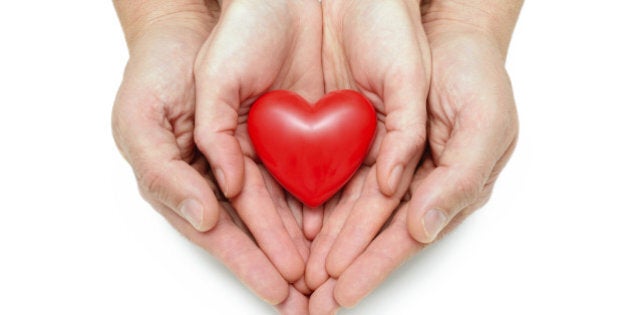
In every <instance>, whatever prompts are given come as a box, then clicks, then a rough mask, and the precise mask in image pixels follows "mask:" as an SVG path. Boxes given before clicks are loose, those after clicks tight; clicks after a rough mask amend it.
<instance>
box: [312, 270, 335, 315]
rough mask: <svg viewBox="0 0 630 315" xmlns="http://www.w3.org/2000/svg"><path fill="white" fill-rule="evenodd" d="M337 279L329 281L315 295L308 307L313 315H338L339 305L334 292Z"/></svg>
mask: <svg viewBox="0 0 630 315" xmlns="http://www.w3.org/2000/svg"><path fill="white" fill-rule="evenodd" d="M335 283H336V280H335V279H328V281H326V283H324V284H322V285H321V286H320V287H319V288H317V290H315V292H313V294H312V295H311V300H310V303H309V305H308V308H309V311H310V314H311V315H329V314H336V313H337V311H338V310H339V304H338V303H337V301H335V298H334V295H333V292H334V288H335Z"/></svg>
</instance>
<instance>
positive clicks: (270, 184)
mask: <svg viewBox="0 0 630 315" xmlns="http://www.w3.org/2000/svg"><path fill="white" fill-rule="evenodd" d="M258 169H259V170H260V172H261V174H262V176H263V179H264V181H265V187H266V188H267V190H268V191H269V195H270V197H271V199H272V200H273V202H274V204H275V206H276V209H277V210H278V214H279V215H280V218H281V219H282V222H283V224H284V227H285V228H286V229H287V232H288V233H289V236H290V237H291V239H292V241H293V244H294V245H295V247H296V248H297V250H298V252H299V253H300V256H301V257H302V261H303V262H304V263H305V264H306V261H307V260H308V256H309V246H310V242H309V241H308V240H307V239H306V238H305V236H304V233H302V229H300V226H299V225H298V222H297V220H296V218H295V217H294V215H293V212H292V210H291V209H290V208H289V204H288V202H287V196H286V194H285V192H284V190H283V189H282V187H280V185H278V183H277V182H275V180H274V179H273V178H272V177H271V175H270V174H269V173H268V172H267V171H266V170H265V169H264V167H262V166H259V168H258ZM289 198H290V197H289ZM293 286H294V287H295V288H296V289H297V290H298V291H300V292H301V293H302V294H310V293H311V292H312V291H311V290H310V289H309V288H308V286H307V285H306V282H305V281H304V276H302V277H301V278H300V279H299V280H297V281H296V282H295V283H293Z"/></svg>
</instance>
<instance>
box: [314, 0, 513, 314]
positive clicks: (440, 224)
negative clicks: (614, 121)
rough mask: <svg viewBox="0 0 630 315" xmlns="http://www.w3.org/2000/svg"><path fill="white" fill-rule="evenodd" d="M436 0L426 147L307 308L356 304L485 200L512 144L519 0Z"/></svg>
mask: <svg viewBox="0 0 630 315" xmlns="http://www.w3.org/2000/svg"><path fill="white" fill-rule="evenodd" d="M477 2H479V1H477ZM481 2H483V1H481ZM442 3H451V2H450V1H443V2H441V1H433V2H432V5H430V6H427V7H425V8H424V9H425V10H424V11H423V13H424V14H423V21H424V27H425V29H426V32H427V36H428V38H429V42H430V45H431V50H432V56H433V59H432V64H433V72H432V79H431V88H430V94H429V95H430V97H429V107H428V108H429V120H428V125H429V133H428V136H429V137H428V140H429V150H428V151H427V153H426V154H425V156H424V159H423V162H422V164H421V166H420V168H419V169H418V171H417V172H416V175H415V177H414V180H413V182H412V185H411V188H410V191H411V200H409V201H408V202H406V203H404V204H403V205H402V206H401V207H400V210H399V211H398V212H397V213H396V215H395V216H394V217H393V218H392V221H391V223H390V224H389V225H388V226H387V227H386V228H385V229H384V230H383V231H382V232H381V233H380V234H379V235H378V236H377V237H376V238H375V239H374V241H373V242H372V243H371V244H370V245H369V247H368V248H367V249H366V250H365V251H364V252H363V253H362V254H361V256H359V257H358V258H357V259H356V261H354V262H353V263H352V265H351V266H350V267H348V268H347V269H346V270H345V271H344V272H343V273H342V274H341V276H340V277H339V279H338V280H337V281H335V280H332V279H330V280H328V282H327V283H326V284H324V285H322V286H321V287H320V289H318V290H317V291H316V292H315V293H314V294H313V295H312V297H311V304H312V305H311V309H320V310H334V309H336V308H337V307H338V305H337V303H338V304H340V305H342V306H352V305H355V304H356V303H357V302H358V301H359V300H361V299H362V298H363V297H365V296H366V295H367V294H368V293H369V292H370V291H371V290H373V289H374V288H375V287H376V286H377V285H378V284H379V283H380V282H382V281H383V280H384V279H385V278H386V277H387V275H388V274H389V273H391V272H392V271H393V270H394V269H395V268H396V267H398V266H399V265H400V264H402V263H403V262H404V261H405V260H406V259H407V258H408V257H409V256H410V255H412V254H414V253H416V252H418V251H419V250H421V249H422V248H423V247H424V245H422V243H428V242H432V241H433V240H435V238H436V236H439V235H440V234H444V233H446V232H447V231H448V230H450V229H452V228H454V227H455V226H456V225H457V224H458V223H459V222H461V221H462V220H463V219H464V218H465V217H466V216H468V215H469V214H470V213H471V212H472V211H474V210H475V209H477V208H478V207H480V206H481V205H482V204H483V203H484V202H486V201H487V200H488V198H489V196H490V193H491V190H492V187H493V184H494V182H495V180H496V179H497V176H498V175H499V173H500V171H501V170H502V168H503V167H504V166H505V164H506V163H507V161H508V159H509V157H510V155H511V153H512V151H513V149H514V146H515V143H516V137H517V131H518V126H517V125H518V124H517V116H516V109H515V105H514V99H513V94H512V89H511V86H510V82H509V78H508V75H507V73H506V71H505V68H504V61H505V54H506V51H507V45H508V42H509V34H510V33H511V30H512V28H513V26H514V22H515V20H516V16H517V15H518V8H519V7H520V1H511V2H510V3H508V2H505V3H503V4H502V5H497V6H494V7H495V8H498V7H502V6H503V8H505V6H506V5H507V6H508V7H509V8H505V9H506V11H504V12H499V13H495V14H496V15H494V17H493V16H492V15H491V16H486V15H487V14H491V13H489V12H490V11H488V10H480V9H478V11H474V9H475V7H474V6H473V7H471V6H469V5H467V6H462V5H461V4H460V5H456V6H454V7H448V6H447V7H444V6H441V5H440V4H442ZM471 10H473V11H472V12H476V14H481V15H482V16H479V17H478V19H476V20H475V21H477V22H478V21H483V18H484V17H485V18H490V19H492V20H493V21H498V20H502V19H504V20H505V22H504V23H503V24H502V25H499V26H500V27H499V29H497V28H494V31H492V30H493V28H492V27H487V26H490V25H484V26H480V25H474V24H470V20H469V18H470V12H471ZM506 12H509V14H506ZM462 14H464V15H466V17H464V16H462ZM506 32H507V35H505V34H506ZM409 232H411V234H410V233H409Z"/></svg>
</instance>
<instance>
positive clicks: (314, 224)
mask: <svg viewBox="0 0 630 315" xmlns="http://www.w3.org/2000/svg"><path fill="white" fill-rule="evenodd" d="M302 220H303V222H302V229H303V230H304V235H305V236H306V238H307V239H309V240H313V239H314V238H315V236H317V234H318V233H319V231H320V230H321V228H322V222H323V220H324V207H323V206H318V207H315V208H311V207H309V206H307V205H304V215H303V216H302Z"/></svg>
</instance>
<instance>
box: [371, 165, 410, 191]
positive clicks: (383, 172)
mask: <svg viewBox="0 0 630 315" xmlns="http://www.w3.org/2000/svg"><path fill="white" fill-rule="evenodd" d="M403 170H404V168H403V165H402V164H396V165H393V166H389V165H385V163H378V162H377V172H376V177H377V178H376V179H377V181H378V186H379V188H380V190H381V192H382V193H383V194H384V195H386V196H388V197H391V196H392V195H394V194H395V193H396V191H397V190H398V186H399V185H400V181H401V179H402V175H403Z"/></svg>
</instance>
